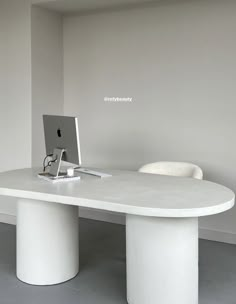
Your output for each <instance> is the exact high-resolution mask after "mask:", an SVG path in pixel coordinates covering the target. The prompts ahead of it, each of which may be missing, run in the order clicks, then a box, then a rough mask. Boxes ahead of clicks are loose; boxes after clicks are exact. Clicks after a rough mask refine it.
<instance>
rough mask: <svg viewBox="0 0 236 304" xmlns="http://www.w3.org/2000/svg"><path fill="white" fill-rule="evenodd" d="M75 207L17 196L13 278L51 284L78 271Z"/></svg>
mask: <svg viewBox="0 0 236 304" xmlns="http://www.w3.org/2000/svg"><path fill="white" fill-rule="evenodd" d="M78 223H79V221H78V207H76V206H68V205H62V204H56V203H51V202H44V201H37V200H29V199H19V201H18V206H17V277H18V278H19V279H20V280H21V281H23V282H26V283H28V284H33V285H53V284H58V283H62V282H64V281H67V280H69V279H71V278H73V277H74V276H76V274H77V273H78V271H79V227H78Z"/></svg>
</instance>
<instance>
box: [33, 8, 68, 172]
mask: <svg viewBox="0 0 236 304" xmlns="http://www.w3.org/2000/svg"><path fill="white" fill-rule="evenodd" d="M31 18H32V19H31V20H32V21H31V22H32V25H31V37H32V40H31V45H32V164H33V166H42V161H43V158H44V157H45V144H44V132H43V121H42V115H43V114H63V31H62V17H61V16H60V15H59V14H57V13H54V12H50V11H48V10H45V9H42V8H39V7H32V13H31Z"/></svg>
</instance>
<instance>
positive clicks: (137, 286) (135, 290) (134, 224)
mask: <svg viewBox="0 0 236 304" xmlns="http://www.w3.org/2000/svg"><path fill="white" fill-rule="evenodd" d="M126 246H127V298H128V303H129V304H197V303H198V219H197V218H188V219H185V218H154V217H142V216H133V215H126Z"/></svg>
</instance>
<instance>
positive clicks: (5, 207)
mask: <svg viewBox="0 0 236 304" xmlns="http://www.w3.org/2000/svg"><path fill="white" fill-rule="evenodd" d="M0 142H1V144H0V146H1V148H0V171H6V170H12V169H17V168H22V167H29V166H30V165H31V49H30V5H29V1H28V0H21V1H15V0H0ZM14 213H15V200H10V199H7V198H0V217H1V215H2V214H7V215H12V214H14Z"/></svg>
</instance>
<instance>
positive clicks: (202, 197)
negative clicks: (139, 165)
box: [0, 169, 234, 304]
mask: <svg viewBox="0 0 236 304" xmlns="http://www.w3.org/2000/svg"><path fill="white" fill-rule="evenodd" d="M37 172H38V170H36V169H22V170H16V171H10V172H7V173H2V174H0V195H5V196H12V197H17V198H18V211H17V277H18V278H19V279H20V280H22V281H24V282H26V283H29V284H36V285H50V284H57V283H61V282H64V281H66V280H69V279H71V278H73V277H74V276H75V275H76V274H77V273H78V271H79V259H78V255H79V243H78V240H79V236H78V206H83V207H90V208H96V209H100V210H109V211H114V212H122V213H126V244H127V298H128V303H129V304H157V303H158V304H173V303H176V304H197V303H198V217H199V216H206V215H210V214H216V213H220V212H223V211H226V210H228V209H230V208H232V207H233V205H234V193H233V192H232V191H231V190H229V189H227V188H225V187H223V186H220V185H217V184H214V183H211V182H207V181H200V180H195V179H187V178H181V177H170V176H162V175H151V174H144V173H138V172H127V171H112V172H111V171H109V172H111V173H112V174H113V176H112V177H109V178H104V179H99V178H97V177H93V176H88V175H83V174H81V175H82V176H83V177H82V179H81V180H80V181H74V182H70V183H57V184H51V183H50V182H47V181H44V180H41V179H39V178H37Z"/></svg>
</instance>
